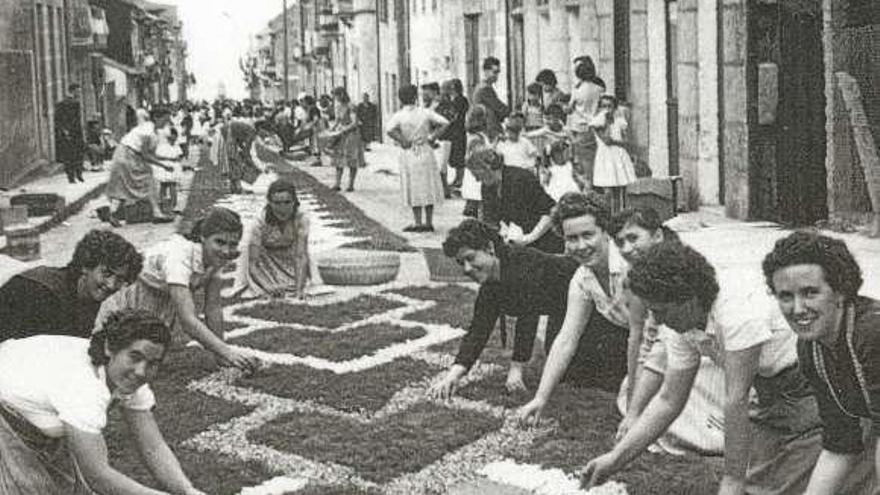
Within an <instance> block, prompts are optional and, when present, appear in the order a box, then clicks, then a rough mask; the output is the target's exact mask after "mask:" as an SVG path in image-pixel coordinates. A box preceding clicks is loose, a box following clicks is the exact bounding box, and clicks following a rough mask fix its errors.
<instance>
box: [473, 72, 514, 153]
mask: <svg viewBox="0 0 880 495" xmlns="http://www.w3.org/2000/svg"><path fill="white" fill-rule="evenodd" d="M500 72H501V61H500V60H498V59H497V58H495V57H486V58H485V59H483V82H481V83H480V84H478V85H477V87H476V89H475V90H474V97H473V99H472V101H473V104H474V105H483V107H485V108H486V124H487V125H486V134H488V135H489V139H491V140H493V141H494V140H495V139H496V138H497V137H498V135H499V134H501V122H502V121H503V120H504V119H505V118H507V115H508V114H509V113H510V108H508V107H507V105H505V104H504V102H502V101H501V100H500V99H498V95H497V94H496V93H495V88H494V86H493V85H494V84H495V81H497V80H498V74H499V73H500Z"/></svg>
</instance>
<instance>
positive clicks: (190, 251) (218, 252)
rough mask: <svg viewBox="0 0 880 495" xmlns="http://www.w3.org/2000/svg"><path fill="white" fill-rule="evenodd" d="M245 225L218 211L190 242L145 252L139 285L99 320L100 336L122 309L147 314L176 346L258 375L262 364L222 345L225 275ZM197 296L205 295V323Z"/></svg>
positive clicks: (178, 240)
mask: <svg viewBox="0 0 880 495" xmlns="http://www.w3.org/2000/svg"><path fill="white" fill-rule="evenodd" d="M241 234H242V224H241V217H239V216H238V213H235V212H234V211H231V210H229V209H226V208H223V207H219V206H214V207H212V208H210V209H209V210H208V211H207V212H206V213H205V214H204V216H203V217H202V218H201V219H199V220H198V221H197V222H196V224H195V225H194V226H193V228H192V231H191V232H190V233H189V234H187V235H186V236H183V235H178V234H175V235H173V236H171V238H169V239H167V240H165V241H163V242H160V243H158V244H155V245H153V246H151V247H149V248H148V249H147V250H146V255H145V256H144V259H145V261H144V268H143V270H142V271H141V274H140V276H139V277H138V279H137V281H135V283H133V284H131V285H129V286H127V287H125V288H124V289H122V290H120V291H119V292H117V293H116V294H114V295H113V296H111V297H110V298H109V299H107V300H106V301H105V302H104V304H103V305H101V309H100V311H99V312H98V316H97V318H96V319H95V331H98V330H100V329H101V328H102V327H103V324H104V321H105V319H106V318H107V315H109V314H111V313H113V312H115V311H116V310H119V309H126V308H140V309H146V310H149V311H150V312H152V313H153V314H155V315H156V316H158V317H159V318H160V319H161V320H162V321H163V322H165V324H166V325H168V326H169V327H170V328H171V329H172V330H173V331H174V334H175V339H176V342H175V343H176V344H181V345H182V344H185V343H186V341H187V340H188V338H190V337H191V338H192V339H194V340H196V341H197V342H198V343H199V344H201V345H202V346H203V347H204V348H205V349H208V350H209V351H211V352H213V353H214V355H215V356H216V357H217V360H218V361H219V362H220V364H222V365H224V366H233V367H236V368H240V369H242V370H244V371H253V370H255V369H256V368H257V367H258V366H259V360H258V359H257V358H256V357H254V356H251V355H248V354H247V353H245V352H243V351H241V350H239V349H236V348H234V347H232V346H230V345H229V344H227V343H226V342H225V341H224V340H223V331H224V322H223V303H222V300H221V298H220V288H221V285H222V284H223V281H222V280H221V278H220V271H221V269H222V268H223V267H224V266H226V265H227V264H228V263H230V262H232V260H234V259H235V258H237V257H238V254H239V253H238V243H239V242H240V241H241ZM196 293H204V305H203V307H204V313H205V318H204V321H202V319H201V318H199V314H198V311H197V309H196V302H195V301H196V297H195V294H196Z"/></svg>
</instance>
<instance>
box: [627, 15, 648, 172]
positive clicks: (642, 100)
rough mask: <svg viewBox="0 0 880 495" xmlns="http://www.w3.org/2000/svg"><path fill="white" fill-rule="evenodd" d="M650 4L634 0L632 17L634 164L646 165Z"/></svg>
mask: <svg viewBox="0 0 880 495" xmlns="http://www.w3.org/2000/svg"><path fill="white" fill-rule="evenodd" d="M647 4H648V2H647V0H632V2H631V3H630V14H629V53H630V55H629V59H630V68H629V70H630V78H629V81H630V83H629V86H630V87H629V100H630V107H631V113H632V122H631V123H630V144H632V146H633V150H634V151H635V153H634V155H635V156H633V161H634V162H635V161H637V160H638V161H640V162H643V163H644V162H645V161H646V160H647V157H648V146H649V144H650V136H649V129H650V114H649V106H650V101H651V100H650V86H649V81H650V79H649V73H650V67H649V60H650V58H649V54H648V5H647Z"/></svg>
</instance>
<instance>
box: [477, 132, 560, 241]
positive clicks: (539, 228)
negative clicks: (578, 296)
mask: <svg viewBox="0 0 880 495" xmlns="http://www.w3.org/2000/svg"><path fill="white" fill-rule="evenodd" d="M467 167H468V170H470V171H471V173H472V174H474V177H476V179H477V180H478V181H479V182H480V184H481V187H482V189H481V193H482V198H483V219H484V220H486V221H487V222H488V223H490V224H497V225H499V227H500V228H501V232H502V236H504V237H505V238H506V239H507V241H508V242H510V243H513V244H516V245H519V246H529V247H533V248H535V249H539V250H541V251H544V252H545V253H562V251H563V242H562V238H561V237H559V236H558V235H556V233H555V232H553V231H552V223H551V221H550V212H551V210H553V206H554V205H555V204H556V203H555V202H554V201H553V198H551V197H550V195H548V194H547V192H546V191H544V188H543V187H541V183H540V182H538V178H537V177H536V176H535V174H534V173H532V172H530V171H529V170H525V169H521V168H517V167H508V166H506V165H504V157H502V156H501V154H499V153H498V152H497V151H495V150H493V149H492V148H491V147H488V146H484V147H481V148H478V149H476V150H475V151H474V152H473V153H471V155H470V157H468V161H467ZM517 229H521V230H522V233H521V234H520V233H519V232H518V230H517Z"/></svg>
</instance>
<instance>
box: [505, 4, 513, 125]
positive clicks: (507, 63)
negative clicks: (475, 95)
mask: <svg viewBox="0 0 880 495" xmlns="http://www.w3.org/2000/svg"><path fill="white" fill-rule="evenodd" d="M504 45H505V46H506V47H507V50H505V54H504V64H505V66H506V68H507V108H509V109H510V111H511V113H512V112H513V70H512V66H511V65H510V64H511V62H510V60H511V57H510V51H511V50H512V49H513V47H512V45H511V44H510V0H504Z"/></svg>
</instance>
